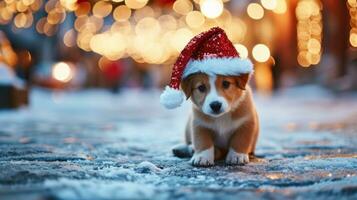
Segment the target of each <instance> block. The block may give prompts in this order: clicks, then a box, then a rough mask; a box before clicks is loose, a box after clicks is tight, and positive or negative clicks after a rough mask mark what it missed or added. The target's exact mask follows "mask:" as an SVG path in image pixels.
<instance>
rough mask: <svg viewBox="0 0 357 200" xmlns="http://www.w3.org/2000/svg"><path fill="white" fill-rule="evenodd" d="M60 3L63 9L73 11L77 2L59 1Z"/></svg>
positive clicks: (72, 0)
mask: <svg viewBox="0 0 357 200" xmlns="http://www.w3.org/2000/svg"><path fill="white" fill-rule="evenodd" d="M50 1H51V0H50ZM55 3H56V2H55ZM60 3H61V5H62V6H63V7H64V8H65V9H67V10H69V11H74V10H76V9H77V0H60Z"/></svg>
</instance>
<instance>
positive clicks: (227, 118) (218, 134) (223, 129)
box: [199, 114, 249, 148]
mask: <svg viewBox="0 0 357 200" xmlns="http://www.w3.org/2000/svg"><path fill="white" fill-rule="evenodd" d="M248 117H249V116H244V117H241V118H238V119H232V117H231V115H229V114H226V115H223V116H221V117H218V118H217V119H215V120H214V121H213V122H211V123H208V122H203V121H200V122H199V124H200V125H201V126H203V127H205V128H208V129H211V130H213V131H214V144H215V145H216V146H218V147H221V148H228V147H229V144H228V142H229V139H230V138H231V136H232V134H233V133H234V132H235V131H236V130H237V129H238V128H239V127H240V126H242V125H243V124H244V123H245V122H246V121H247V120H248Z"/></svg>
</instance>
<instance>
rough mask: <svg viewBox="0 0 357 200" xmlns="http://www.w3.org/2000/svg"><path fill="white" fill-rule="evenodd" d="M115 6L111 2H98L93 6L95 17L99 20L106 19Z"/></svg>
mask: <svg viewBox="0 0 357 200" xmlns="http://www.w3.org/2000/svg"><path fill="white" fill-rule="evenodd" d="M112 9H113V6H112V4H110V3H109V2H105V1H98V2H97V3H95V5H94V6H93V9H92V12H93V15H94V16H96V17H99V18H104V17H106V16H108V15H109V14H110V13H111V12H112Z"/></svg>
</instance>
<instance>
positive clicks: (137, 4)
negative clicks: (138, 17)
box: [125, 0, 148, 9]
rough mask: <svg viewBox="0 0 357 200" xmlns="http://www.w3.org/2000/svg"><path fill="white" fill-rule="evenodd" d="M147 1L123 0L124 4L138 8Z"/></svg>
mask: <svg viewBox="0 0 357 200" xmlns="http://www.w3.org/2000/svg"><path fill="white" fill-rule="evenodd" d="M147 3H148V0H125V4H126V5H127V6H128V7H129V8H131V9H140V8H142V7H144V6H145V5H146V4H147Z"/></svg>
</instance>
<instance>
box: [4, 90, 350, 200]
mask: <svg viewBox="0 0 357 200" xmlns="http://www.w3.org/2000/svg"><path fill="white" fill-rule="evenodd" d="M158 95H159V93H158V92H157V91H155V92H153V91H151V92H142V91H124V92H123V93H122V94H121V95H111V94H109V93H107V92H104V91H84V92H83V91H82V92H72V93H68V92H67V93H51V92H48V91H43V90H38V89H37V90H34V91H33V93H32V97H31V101H32V106H31V108H27V109H21V110H18V111H0V199H30V200H31V199H113V198H116V199H173V198H177V199H215V198H222V199H239V198H240V199H243V198H244V199H258V198H262V199H286V198H294V199H295V198H296V199H297V198H299V199H357V137H356V134H357V122H356V121H357V95H356V94H353V95H351V94H350V95H343V96H341V95H332V94H329V93H328V92H326V91H324V90H322V89H320V88H316V87H314V86H308V87H301V88H294V89H290V90H287V91H284V92H280V93H279V94H276V95H274V96H273V97H270V98H267V97H256V101H257V105H258V109H259V114H260V118H261V126H262V128H261V130H262V131H261V137H260V138H259V143H258V146H257V154H258V156H260V158H259V159H255V160H253V162H251V163H249V164H248V165H245V166H237V167H231V166H225V165H224V163H218V164H217V165H216V166H215V167H211V168H195V167H192V166H191V165H190V164H189V163H188V160H187V159H179V158H175V157H173V156H172V154H171V151H170V148H171V147H172V146H173V145H175V144H177V143H179V142H181V141H182V138H183V130H184V125H185V121H186V117H187V113H188V112H189V104H188V103H186V104H185V106H183V107H182V108H180V109H178V110H175V111H166V110H164V109H163V108H161V106H160V105H159V104H158Z"/></svg>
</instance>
